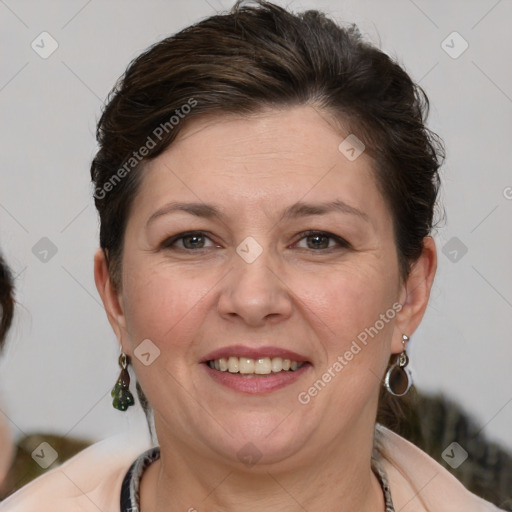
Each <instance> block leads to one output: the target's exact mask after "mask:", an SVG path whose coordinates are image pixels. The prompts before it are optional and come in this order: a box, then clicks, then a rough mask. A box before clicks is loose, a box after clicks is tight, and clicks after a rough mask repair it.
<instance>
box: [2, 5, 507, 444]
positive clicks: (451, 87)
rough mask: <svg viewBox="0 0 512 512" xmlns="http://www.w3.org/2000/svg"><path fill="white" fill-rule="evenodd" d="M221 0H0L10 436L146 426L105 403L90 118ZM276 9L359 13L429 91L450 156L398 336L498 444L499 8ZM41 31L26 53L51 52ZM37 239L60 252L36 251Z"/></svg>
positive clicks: (502, 231)
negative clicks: (427, 282)
mask: <svg viewBox="0 0 512 512" xmlns="http://www.w3.org/2000/svg"><path fill="white" fill-rule="evenodd" d="M232 3H233V2H232V1H228V0H223V1H221V0H208V1H206V0H187V1H172V2H171V1H163V0H152V1H145V2H142V1H140V2H134V1H129V0H122V1H121V0H119V1H113V0H109V1H105V0H103V1H99V0H90V1H86V0H77V1H75V0H73V1H70V0H66V1H60V2H59V1H35V0H34V1H23V0H18V1H15V0H5V1H4V0H0V23H1V28H0V38H1V41H0V48H1V59H2V65H1V69H0V109H1V114H0V115H1V120H2V123H1V141H2V161H1V171H0V172H1V176H0V246H1V249H2V251H3V253H4V256H5V257H6V259H7V261H8V262H9V264H10V265H11V267H12V269H13V271H14V273H15V275H16V288H17V300H18V301H19V303H20V307H19V308H18V311H17V317H16V320H15V325H14V328H13V330H12V332H11V334H10V337H9V340H8V341H9V343H8V347H7V350H6V352H5V354H4V357H3V358H2V361H1V363H0V389H1V390H2V404H1V405H0V407H1V410H2V411H3V413H4V414H5V415H7V417H8V418H9V421H10V425H11V427H12V429H13V433H14V435H15V436H16V437H19V436H21V435H23V434H24V433H29V432H34V431H45V432H58V433H60V434H67V435H71V436H83V437H89V438H91V439H102V438H105V437H107V436H109V435H111V434H113V433H115V432H118V431H120V430H124V429H126V428H128V427H130V426H131V425H135V426H137V427H141V428H142V427H143V425H144V423H143V421H144V420H143V417H142V413H141V412H140V410H136V408H131V409H130V410H129V411H128V412H127V413H125V414H123V413H120V412H117V411H115V410H114V409H113V408H112V406H111V398H110V389H111V387H112V385H113V384H114V382H115V379H116V378H117V374H118V369H117V356H118V346H117V342H116V339H115V337H114V335H113V333H112V332H111V330H110V326H109V325H108V323H107V320H106V316H105V314H104V311H103V308H102V305H101V303H100V299H99V296H98V294H97V292H96V289H95V285H94V280H93V271H92V270H93V267H92V265H93V254H94V251H95V249H96V246H97V243H98V242H97V240H98V221H97V217H96V213H95V209H94V206H93V203H92V199H91V186H90V184H89V164H90V160H91V158H92V156H93V154H94V152H95V140H94V130H95V123H96V120H97V119H98V116H99V113H100V108H101V105H102V101H103V100H104V98H105V97H106V95H107V93H108V92H109V90H110V89H111V87H112V86H113V84H114V82H115V80H116V79H117V78H118V77H119V75H121V73H122V72H123V71H124V69H125V67H126V65H127V64H128V62H129V61H130V60H131V59H132V58H134V57H135V56H137V55H138V54H139V53H140V52H141V51H142V50H144V49H145V48H146V47H147V46H149V45H150V44H152V43H154V42H156V41H158V40H159V39H161V38H163V37H164V36H167V35H170V34H171V33H173V32H175V31H177V30H178V29H180V28H183V27H185V26H186V25H188V24H190V23H192V22H194V21H197V20H199V19H200V18H203V17H206V16H208V15H211V14H213V13H214V12H215V11H218V10H223V9H227V8H229V7H231V5H232ZM278 3H280V4H281V5H286V4H287V3H285V2H278ZM288 4H289V5H291V6H292V7H293V9H295V10H300V9H301V8H303V7H316V8H321V9H324V10H326V11H328V12H330V13H331V14H332V15H333V16H334V17H335V18H336V19H338V20H339V21H348V22H350V21H354V22H356V23H357V24H358V25H359V27H360V29H361V30H362V32H363V33H364V34H366V35H367V37H368V38H369V39H370V40H372V41H373V42H375V43H377V44H378V45H379V46H380V47H381V48H382V49H383V50H385V51H386V52H388V53H389V54H390V55H392V56H394V57H396V58H398V60H399V62H400V63H401V64H403V65H404V66H405V68H406V69H407V70H408V72H409V73H410V74H411V75H412V77H413V78H414V79H415V80H417V81H419V82H420V84H421V85H422V86H423V87H424V88H425V90H426V92H427V94H428V95H429V97H430V100H431V103H432V111H431V117H430V127H431V128H433V129H434V130H435V131H437V132H438V133H439V134H440V135H441V136H442V137H443V138H444V140H445V142H446V146H447V150H448V158H447V161H446V164H445V166H444V168H443V171H442V177H443V181H444V184H443V190H442V194H441V200H442V201H443V203H444V205H445V208H446V213H447V221H446V223H444V224H443V225H441V227H440V229H439V230H438V231H437V233H436V235H435V238H436V241H437V245H438V251H439V270H438V275H437V278H436V281H435V284H434V288H433V292H432V297H431V301H430V305H429V308H428V310H427V314H426V317H425V319H424V321H423V323H422V325H421V327H420V328H419V329H418V331H417V332H416V333H415V334H414V336H413V337H412V340H411V344H410V357H411V364H412V366H413V370H414V376H415V382H416V384H417V385H418V387H419V388H421V389H423V390H425V391H443V392H445V393H446V394H448V395H449V396H450V397H452V398H454V399H456V400H458V401H459V402H460V404H461V405H462V406H463V407H464V408H466V409H467V410H468V411H469V412H470V413H471V414H473V415H474V416H475V418H476V419H477V420H478V421H479V422H480V425H481V426H482V427H484V432H485V433H486V434H487V435H488V436H489V437H490V438H491V439H494V440H498V441H501V442H502V443H503V444H505V445H507V446H508V447H509V448H512V428H510V426H511V424H512V372H511V371H510V367H511V362H512V342H511V335H510V333H511V331H512V265H511V261H512V260H511V256H512V230H511V229H510V219H511V218H512V217H511V216H512V173H511V168H510V165H511V158H510V156H511V147H512V144H511V143H510V138H511V135H512V117H511V112H512V71H511V67H510V64H509V63H510V49H511V47H512V45H511V43H512V33H511V31H510V29H509V28H510V24H511V21H512V2H511V1H510V0H501V1H496V0H489V1H487V0H485V1H484V0H481V1H467V0H460V1H454V0H452V1H448V2H447V1H445V0H436V1H428V2H427V1H425V0H415V1H412V0H396V1H385V2H382V1H377V0H374V1H357V2H356V1H339V0H338V1H296V2H288ZM43 31H47V32H48V33H50V34H51V36H52V37H53V38H54V39H55V40H56V41H57V43H58V48H57V50H56V51H55V52H54V53H53V54H52V55H50V56H49V57H48V58H46V59H43V58H42V57H41V56H40V55H39V54H38V53H36V52H35V51H34V50H33V49H32V47H31V43H32V41H35V43H34V44H39V45H40V46H42V43H41V37H39V35H40V34H41V33H42V32H43ZM454 31H456V32H458V33H459V34H460V36H461V37H462V38H463V39H464V40H465V41H467V43H468V44H469V47H468V48H467V50H466V51H465V52H463V53H462V54H461V55H458V54H459V53H460V51H461V50H462V49H463V48H464V46H463V45H464V42H463V40H462V39H460V37H459V36H457V35H456V36H450V37H448V36H449V35H450V34H451V33H452V32H454ZM44 37H46V39H45V43H44V49H43V48H40V49H39V51H43V50H44V51H47V50H48V49H49V48H50V41H49V39H47V36H44ZM447 37H448V39H447ZM445 40H446V42H445V43H443V41H445ZM449 47H452V48H449ZM445 50H447V51H449V52H451V53H452V56H450V55H449V54H448V53H447V51H445ZM453 56H457V58H453ZM43 237H46V238H48V239H49V240H50V241H51V243H52V244H53V245H54V246H55V249H56V251H57V252H56V253H55V254H54V255H52V252H51V251H50V252H49V253H48V255H47V256H46V260H47V261H42V260H41V258H43V259H44V253H42V252H41V250H42V249H44V248H45V247H46V246H47V245H48V242H47V241H43V242H40V240H41V238H43ZM454 237H455V238H454ZM38 243H39V245H36V244H38ZM41 244H42V245H41ZM45 244H46V245H45ZM446 244H448V245H446ZM34 246H35V247H36V249H33V248H34ZM464 247H466V248H467V253H465V254H464V252H463V249H464ZM443 248H444V252H445V253H446V254H445V253H443ZM454 251H455V252H454ZM34 252H35V254H34Z"/></svg>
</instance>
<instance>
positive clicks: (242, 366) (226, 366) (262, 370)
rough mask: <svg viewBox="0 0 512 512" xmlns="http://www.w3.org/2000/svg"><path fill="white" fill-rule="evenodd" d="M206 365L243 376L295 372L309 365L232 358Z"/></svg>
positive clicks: (287, 360)
mask: <svg viewBox="0 0 512 512" xmlns="http://www.w3.org/2000/svg"><path fill="white" fill-rule="evenodd" d="M206 364H207V365H208V366H209V367H210V368H211V369H213V370H218V371H220V372H229V373H239V374H242V375H270V374H272V373H285V372H294V371H296V370H299V369H300V368H302V366H304V365H305V364H308V363H305V362H297V361H292V360H291V359H283V358H282V357H262V358H258V359H251V358H248V357H234V356H231V357H221V358H220V359H211V360H209V361H206Z"/></svg>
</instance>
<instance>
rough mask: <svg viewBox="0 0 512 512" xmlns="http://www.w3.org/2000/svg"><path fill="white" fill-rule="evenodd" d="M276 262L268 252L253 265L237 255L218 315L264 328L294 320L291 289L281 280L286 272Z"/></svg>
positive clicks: (234, 257) (225, 284)
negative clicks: (292, 318)
mask: <svg viewBox="0 0 512 512" xmlns="http://www.w3.org/2000/svg"><path fill="white" fill-rule="evenodd" d="M276 259H277V257H271V255H270V251H268V250H263V252H262V253H261V254H260V255H259V256H258V257H257V258H256V259H255V260H254V261H252V262H249V261H250V260H249V261H246V260H244V258H243V257H241V256H240V255H239V254H238V253H235V254H234V256H233V266H232V269H231V271H230V272H228V275H227V276H226V279H225V280H223V283H224V286H223V288H222V290H221V293H220V297H219V300H218V312H219V314H220V315H221V316H222V317H223V318H225V319H227V320H229V321H237V320H238V321H240V322H245V324H247V325H248V326H251V327H262V326H264V325H266V324H269V323H271V324H274V323H278V322H280V321H283V320H285V319H287V318H289V317H290V316H291V314H292V297H291V295H290V288H289V286H288V285H287V284H286V283H285V282H284V281H283V279H282V278H281V276H282V274H283V272H282V270H281V271H280V269H279V268H278V267H279V265H278V263H277V261H276Z"/></svg>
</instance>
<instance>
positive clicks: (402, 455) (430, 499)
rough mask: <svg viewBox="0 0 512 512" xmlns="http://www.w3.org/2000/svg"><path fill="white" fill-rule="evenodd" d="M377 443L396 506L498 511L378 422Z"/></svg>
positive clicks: (409, 511)
mask: <svg viewBox="0 0 512 512" xmlns="http://www.w3.org/2000/svg"><path fill="white" fill-rule="evenodd" d="M375 444H376V449H377V451H378V453H379V455H380V460H381V463H382V465H383V466H384V469H385V470H386V472H387V474H388V479H389V485H390V488H391V494H392V498H393V502H394V505H395V508H396V509H397V510H401V512H413V511H414V512H420V511H421V512H424V511H426V512H428V511H431V510H435V511H436V512H452V511H454V510H464V511H467V512H496V511H499V510H500V509H498V508H497V507H496V506H495V505H493V504H492V503H489V502H488V501H485V500H483V499H482V498H479V497H478V496H476V495H475V494H473V493H471V492H470V491H468V490H467V489H466V488H465V487H464V486H463V485H462V484H461V483H460V482H459V481H458V480H457V479H456V478H455V477H454V476H453V475H452V474H451V473H450V472H449V471H448V470H446V469H445V468H444V467H443V466H441V465H440V464H439V463H438V462H437V461H435V460H434V459H433V458H432V457H430V456H429V455H427V454H426V453H425V452H424V451H422V450H420V449H419V448H418V447H417V446H415V445H414V444H412V443H411V442H409V441H407V440H406V439H404V438H403V437H401V436H399V435H398V434H395V433H394V432H392V431H391V430H389V429H388V428H386V427H384V426H382V425H380V424H377V426H376V429H375Z"/></svg>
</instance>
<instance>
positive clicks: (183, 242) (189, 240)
mask: <svg viewBox="0 0 512 512" xmlns="http://www.w3.org/2000/svg"><path fill="white" fill-rule="evenodd" d="M207 240H210V238H209V237H207V236H206V235H205V234H204V233H203V232H202V231H189V232H186V233H180V234H178V235H176V236H173V237H171V238H169V239H167V240H165V241H164V242H163V243H162V245H161V247H162V248H163V249H181V250H190V251H193V250H198V249H206V248H207V247H208V246H207V245H206V241H207ZM210 242H211V240H210Z"/></svg>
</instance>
